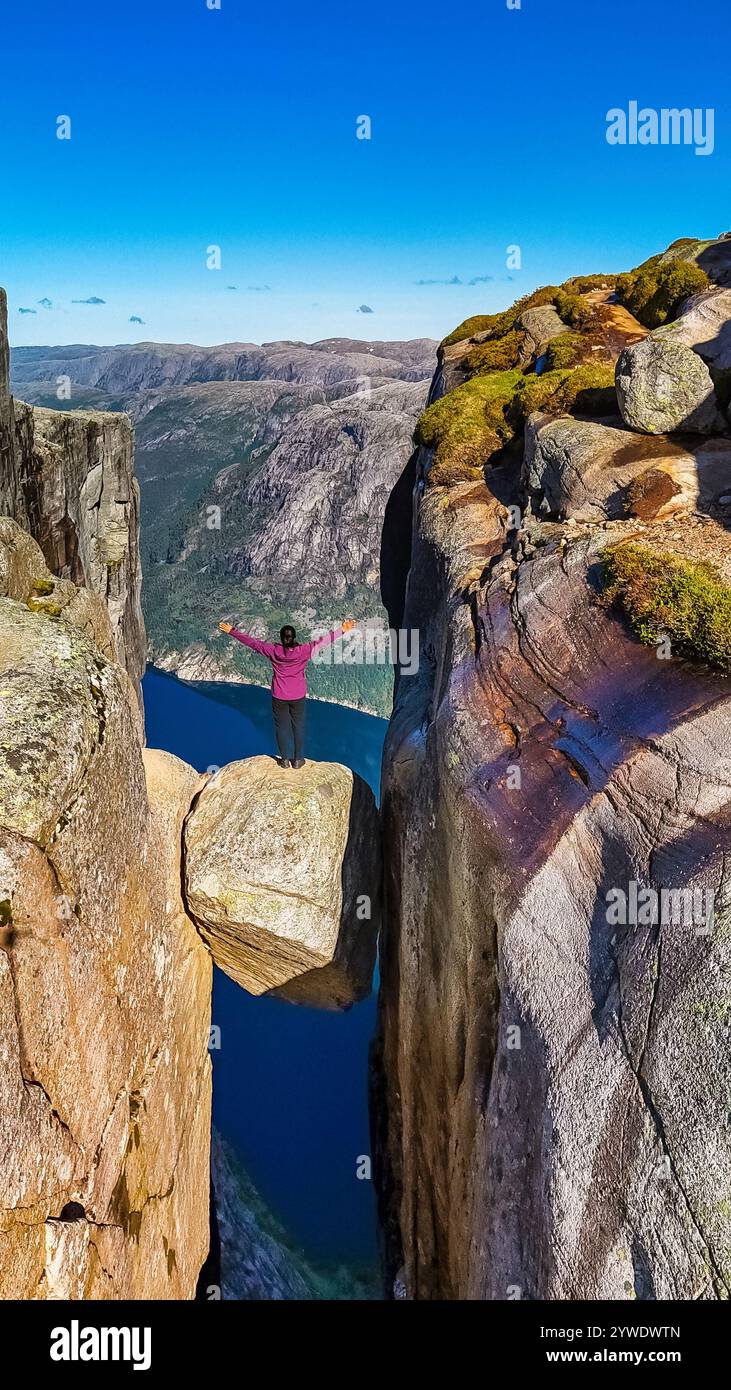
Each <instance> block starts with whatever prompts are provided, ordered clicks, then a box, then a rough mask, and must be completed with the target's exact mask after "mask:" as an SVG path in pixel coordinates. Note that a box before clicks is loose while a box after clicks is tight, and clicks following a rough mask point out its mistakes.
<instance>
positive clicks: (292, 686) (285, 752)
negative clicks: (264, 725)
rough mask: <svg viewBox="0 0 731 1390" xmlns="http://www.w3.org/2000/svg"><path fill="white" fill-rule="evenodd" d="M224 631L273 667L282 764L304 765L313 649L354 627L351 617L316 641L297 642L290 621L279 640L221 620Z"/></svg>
mask: <svg viewBox="0 0 731 1390" xmlns="http://www.w3.org/2000/svg"><path fill="white" fill-rule="evenodd" d="M218 626H219V627H220V629H221V631H222V632H227V633H228V635H229V637H235V638H236V641H237V642H243V644H244V646H245V647H251V650H252V651H254V652H259V653H260V655H261V656H265V657H267V659H268V660H269V661H271V663H272V666H273V668H274V671H273V675H272V714H273V715H274V732H275V734H276V737H277V748H278V749H279V763H280V766H281V767H297V768H300V767H304V763H305V760H304V758H303V757H302V741H303V737H304V722H305V700H306V699H307V681H306V679H305V667H306V665H307V663H308V661H309V660H310V659H311V657H312V655H313V653H314V652H316V651H319V649H320V647H326V646H327V644H328V642H334V641H335V638H336V637H340V636H341V634H342V633H344V632H350V630H351V628H354V627H355V623H354V622H353V620H352V619H351V618H348V619H347V621H346V622H344V623H342V624H341V626H340V627H336V628H334V629H333V631H332V632H328V633H327V635H326V636H325V637H318V639H317V641H316V642H298V641H297V633H296V632H295V630H294V628H293V627H291V626H290V625H289V624H288V623H287V624H286V625H285V626H284V627H283V628H281V629H280V632H279V637H280V641H279V642H277V643H274V642H260V641H259V639H258V637H249V635H248V633H246V632H239V630H238V628H235V627H232V625H231V623H219V624H218ZM291 739H293V740H294V759H293V761H292V762H290V758H289V743H290V740H291Z"/></svg>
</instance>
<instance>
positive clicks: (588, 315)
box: [553, 290, 594, 328]
mask: <svg viewBox="0 0 731 1390" xmlns="http://www.w3.org/2000/svg"><path fill="white" fill-rule="evenodd" d="M553 302H554V304H555V306H556V312H557V314H558V316H559V318H562V319H563V321H564V323H567V324H568V325H569V328H586V327H588V325H589V324H590V323H591V321H592V319H593V318H594V309H593V307H592V305H591V304H587V303H586V300H584V299H582V298H581V296H580V295H578V294H567V293H566V291H565V290H559V291H558V293H557V294H556V295H555V297H554V300H553Z"/></svg>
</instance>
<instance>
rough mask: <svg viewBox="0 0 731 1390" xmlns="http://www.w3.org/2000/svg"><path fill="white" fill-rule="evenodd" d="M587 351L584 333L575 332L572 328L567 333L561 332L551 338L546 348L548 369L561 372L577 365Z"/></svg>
mask: <svg viewBox="0 0 731 1390" xmlns="http://www.w3.org/2000/svg"><path fill="white" fill-rule="evenodd" d="M585 353H586V339H585V338H584V335H583V333H575V332H573V331H572V330H571V329H569V330H568V331H567V332H566V333H559V335H558V337H557V338H552V339H551V341H550V343H549V344H548V347H547V348H546V370H547V371H549V372H560V371H565V370H567V368H569V367H577V366H578V365H579V363H580V362H581V360H582V358H583V357H584V355H585Z"/></svg>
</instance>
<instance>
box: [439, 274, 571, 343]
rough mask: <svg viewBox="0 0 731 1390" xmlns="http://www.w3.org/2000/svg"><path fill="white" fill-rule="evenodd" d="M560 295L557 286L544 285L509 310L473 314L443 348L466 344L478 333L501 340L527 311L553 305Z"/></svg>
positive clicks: (447, 338)
mask: <svg viewBox="0 0 731 1390" xmlns="http://www.w3.org/2000/svg"><path fill="white" fill-rule="evenodd" d="M558 293H559V289H558V286H557V285H543V286H542V287H541V289H539V290H534V291H533V293H532V294H525V295H523V297H522V299H516V301H515V303H514V304H511V306H510V308H509V309H500V310H499V312H498V313H496V314H473V316H472V318H470V319H465V320H464V323H460V324H459V326H458V327H457V328H455V329H454V330H453V331H452V332H451V333H450V334H449V336H448V337H446V338H445V339H444V341H443V343H442V347H449V346H450V345H451V344H452V343H461V342H464V340H465V339H466V338H474V336H475V334H476V333H489V335H490V337H491V338H501V337H503V336H504V335H505V334H506V333H509V332H510V331H511V329H513V328H515V326H516V324H517V322H518V319H519V318H520V315H521V314H523V313H525V310H526V309H538V308H540V306H541V305H542V304H552V303H553V300H554V296H555V295H557V294H558Z"/></svg>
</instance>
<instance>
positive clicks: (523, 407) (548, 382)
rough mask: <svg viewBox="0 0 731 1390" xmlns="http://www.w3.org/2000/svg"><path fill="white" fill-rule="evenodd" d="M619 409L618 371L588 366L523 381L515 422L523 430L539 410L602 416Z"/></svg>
mask: <svg viewBox="0 0 731 1390" xmlns="http://www.w3.org/2000/svg"><path fill="white" fill-rule="evenodd" d="M555 341H556V342H560V341H561V339H560V338H558V339H556V340H555ZM617 408H618V407H617V390H616V387H615V385H614V368H613V367H611V366H609V365H601V364H600V363H586V364H585V365H583V366H580V367H576V368H574V369H573V370H571V369H564V370H562V371H548V372H543V373H542V374H541V376H526V377H523V378H522V381H521V383H520V385H519V388H518V389H517V390H516V392H515V399H514V402H513V412H512V419H513V421H514V424H515V426H516V428H520V427H522V426H523V425H524V424H525V422H526V420H527V419H528V416H529V415H532V414H533V411H535V410H542V411H546V412H548V413H549V414H552V415H581V416H601V415H613V414H615V413H616V411H617Z"/></svg>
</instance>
